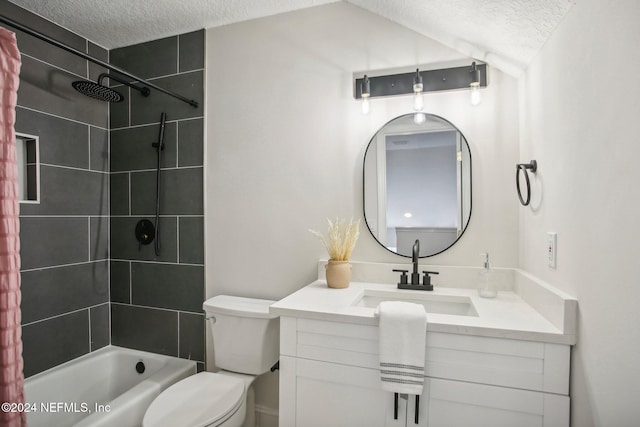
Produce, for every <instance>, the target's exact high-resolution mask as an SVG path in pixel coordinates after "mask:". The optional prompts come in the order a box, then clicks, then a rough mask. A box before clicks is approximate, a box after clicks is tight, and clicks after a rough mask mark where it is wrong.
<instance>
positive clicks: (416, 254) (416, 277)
mask: <svg viewBox="0 0 640 427" xmlns="http://www.w3.org/2000/svg"><path fill="white" fill-rule="evenodd" d="M418 259H420V240H418V239H416V242H415V243H414V244H413V257H412V259H411V260H412V262H413V273H411V284H412V285H419V284H420V273H418Z"/></svg>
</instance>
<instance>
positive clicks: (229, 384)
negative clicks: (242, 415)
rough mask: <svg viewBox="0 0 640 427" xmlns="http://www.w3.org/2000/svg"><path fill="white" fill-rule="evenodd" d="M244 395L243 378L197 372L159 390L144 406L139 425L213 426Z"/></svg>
mask: <svg viewBox="0 0 640 427" xmlns="http://www.w3.org/2000/svg"><path fill="white" fill-rule="evenodd" d="M244 395H245V382H244V381H243V380H241V379H238V378H234V377H230V376H227V375H222V374H214V373H212V372H200V373H199V374H196V375H192V376H190V377H188V378H185V379H184V380H182V381H178V382H177V383H175V384H173V385H172V386H171V387H169V388H167V389H166V390H165V391H163V392H162V393H160V395H159V396H158V397H156V399H155V400H154V401H153V402H152V403H151V405H150V406H149V408H148V409H147V412H146V413H145V415H144V419H143V420H142V426H143V427H175V426H189V427H204V426H210V425H216V426H217V425H219V424H220V423H221V422H223V421H225V420H226V419H228V418H229V417H231V416H232V415H233V414H234V413H235V412H236V411H237V410H238V408H239V407H240V406H241V405H242V403H243V400H244Z"/></svg>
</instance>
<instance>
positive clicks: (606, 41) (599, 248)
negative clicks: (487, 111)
mask: <svg viewBox="0 0 640 427" xmlns="http://www.w3.org/2000/svg"><path fill="white" fill-rule="evenodd" d="M639 17H640V2H638V1H637V0H620V1H615V2H612V1H607V0H581V1H578V2H577V3H576V5H575V6H574V7H573V8H572V10H571V11H570V12H569V14H568V15H567V17H566V18H565V20H564V21H563V22H562V24H561V25H560V26H559V28H558V29H557V31H556V32H555V33H554V35H553V36H552V37H551V39H550V40H549V41H548V42H547V44H546V45H545V47H544V49H543V50H542V52H541V53H540V54H539V56H538V57H537V58H536V59H535V61H534V62H533V64H532V65H531V66H530V67H529V68H528V70H527V72H526V75H525V76H524V77H523V78H522V79H521V82H520V89H521V95H522V96H521V100H522V101H521V141H522V143H521V160H523V161H529V160H530V159H536V160H538V167H539V172H538V174H537V178H536V182H535V187H536V188H535V190H534V191H535V192H536V195H535V196H534V200H535V207H534V208H522V209H520V230H521V231H520V234H521V239H520V257H521V265H522V267H523V268H524V269H526V270H528V271H530V272H531V273H533V274H534V275H536V276H538V277H541V278H543V279H545V280H547V281H548V282H550V283H552V284H554V285H556V286H558V287H560V288H563V289H564V290H565V291H567V292H569V293H570V294H572V295H575V296H576V297H577V298H578V301H579V311H580V315H579V316H580V318H579V338H578V344H577V346H576V347H575V348H574V351H573V357H572V363H573V365H572V381H571V393H572V425H573V426H575V427H589V426H616V427H618V426H632V425H633V426H635V425H638V422H639V421H638V420H640V405H638V396H640V363H639V361H638V358H639V357H640V307H639V303H640V262H639V260H638V256H639V255H640V250H638V245H639V242H640V232H639V231H638V224H637V222H638V218H640V193H639V192H638V190H637V181H638V175H637V171H638V165H637V162H638V158H640V143H639V141H638V135H640V85H638V83H637V82H636V81H635V80H636V79H635V76H636V74H637V73H638V70H640V54H638V46H640V26H639V25H638V18H639ZM547 231H556V232H557V233H558V259H557V262H558V265H557V269H555V270H554V269H551V268H548V267H547V266H546V260H545V257H544V255H545V245H546V240H545V233H546V232H547Z"/></svg>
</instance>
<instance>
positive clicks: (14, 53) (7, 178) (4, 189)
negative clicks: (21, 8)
mask: <svg viewBox="0 0 640 427" xmlns="http://www.w3.org/2000/svg"><path fill="white" fill-rule="evenodd" d="M20 65H21V61H20V52H18V46H17V43H16V37H15V34H14V33H12V32H10V31H8V30H6V29H4V28H2V27H0V404H2V408H1V410H0V426H2V427H21V426H26V425H27V423H26V413H25V412H24V411H23V408H22V404H23V403H24V374H23V371H22V367H23V362H22V330H21V327H20V320H21V316H20V236H19V233H20V221H19V214H20V205H19V202H18V180H17V177H18V165H17V164H16V143H15V130H14V128H13V126H14V124H15V119H16V108H15V107H16V100H17V91H18V84H19V73H20Z"/></svg>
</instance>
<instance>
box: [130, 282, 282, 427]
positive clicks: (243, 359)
mask: <svg viewBox="0 0 640 427" xmlns="http://www.w3.org/2000/svg"><path fill="white" fill-rule="evenodd" d="M273 302H274V301H271V300H258V299H251V298H241V297H231V296H226V295H219V296H217V297H214V298H211V299H209V300H207V301H205V303H204V304H203V308H204V310H205V312H206V314H207V319H208V320H209V323H210V325H211V331H212V333H213V344H214V348H215V363H216V366H218V367H220V368H222V369H223V370H221V371H219V372H216V373H213V372H200V373H198V374H195V375H192V376H190V377H188V378H185V379H183V380H182V381H179V382H177V383H175V384H173V385H172V386H171V387H169V388H167V389H166V390H164V391H163V392H162V393H160V395H159V396H158V397H157V398H156V399H155V400H154V401H153V402H152V403H151V405H149V408H147V411H146V413H145V415H144V418H143V420H142V427H175V426H180V427H214V426H220V427H241V426H244V427H249V426H251V427H252V425H253V417H252V416H247V406H250V414H249V415H253V414H252V413H251V412H253V404H252V399H250V402H249V405H248V404H247V400H248V399H247V398H248V396H250V395H251V393H252V390H251V389H250V387H251V384H252V383H253V380H254V379H255V378H256V377H257V375H260V374H262V373H264V372H267V371H268V370H269V368H270V367H271V366H273V364H275V363H276V362H277V360H278V354H279V350H278V346H279V332H280V331H279V327H280V325H279V323H280V322H279V318H278V317H277V316H275V315H272V314H270V313H269V306H270V305H271V304H273ZM224 369H232V370H233V372H232V371H225V370H224ZM245 421H247V422H245Z"/></svg>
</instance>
